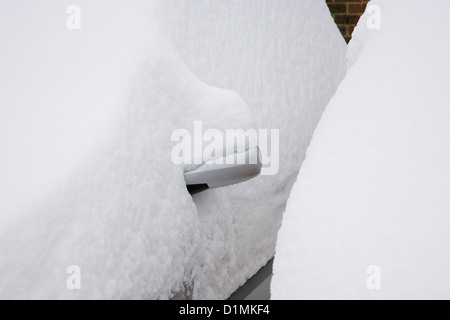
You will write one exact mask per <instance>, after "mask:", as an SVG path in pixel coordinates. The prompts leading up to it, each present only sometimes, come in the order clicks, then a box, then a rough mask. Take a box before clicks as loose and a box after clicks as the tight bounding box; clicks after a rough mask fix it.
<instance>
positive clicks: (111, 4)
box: [0, 0, 345, 299]
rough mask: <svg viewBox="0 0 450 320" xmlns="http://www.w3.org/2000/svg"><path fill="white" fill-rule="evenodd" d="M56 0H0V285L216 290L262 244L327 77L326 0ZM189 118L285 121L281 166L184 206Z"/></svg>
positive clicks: (37, 294)
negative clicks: (72, 18)
mask: <svg viewBox="0 0 450 320" xmlns="http://www.w3.org/2000/svg"><path fill="white" fill-rule="evenodd" d="M278 3H279V4H280V5H277V4H278ZM71 4H72V3H71V2H69V1H56V0H55V1H47V2H46V5H45V6H43V5H41V4H40V3H38V2H36V1H31V0H27V1H21V2H17V1H4V2H2V3H0V46H1V47H0V48H1V50H0V57H1V59H0V70H1V72H0V86H1V88H2V94H1V95H0V132H1V135H0V147H1V149H0V150H1V151H0V152H1V154H0V159H1V166H0V170H1V171H0V173H1V177H2V179H0V199H1V202H0V257H1V259H0V297H2V298H150V299H156V298H170V297H171V296H172V294H173V292H174V291H176V290H178V289H179V288H181V287H182V285H183V283H188V284H189V283H192V281H193V282H194V283H195V286H194V288H195V292H194V297H195V298H225V297H227V296H228V295H229V294H230V293H232V292H233V291H234V290H235V289H236V288H237V287H238V286H239V285H240V284H242V283H243V282H244V281H245V280H246V279H247V278H248V277H250V276H251V275H252V274H253V273H254V272H256V271H257V270H258V268H260V267H261V266H262V265H263V264H264V263H265V262H266V261H267V260H268V259H269V258H270V257H271V256H272V254H273V251H274V246H275V236H276V232H277V228H278V226H279V222H280V218H281V213H282V211H283V206H284V202H285V201H286V199H287V196H288V193H289V190H290V187H291V185H292V181H293V178H295V176H296V172H297V170H298V168H299V166H300V160H301V159H302V157H303V154H304V150H305V146H306V144H307V142H308V140H309V136H310V135H311V133H312V129H313V127H314V126H315V122H316V121H317V119H318V118H319V116H320V113H321V111H322V109H323V108H324V106H325V104H326V102H327V101H328V99H329V97H331V96H332V94H333V92H334V89H335V88H336V86H337V83H338V82H339V80H340V78H341V77H342V76H343V72H344V68H343V66H344V59H343V57H344V53H345V44H344V43H343V40H342V39H340V36H339V34H338V31H337V29H336V27H335V26H334V25H333V23H332V20H331V17H329V14H328V12H327V9H326V6H325V4H321V3H320V4H319V3H317V2H316V1H287V2H282V4H281V2H276V1H260V2H259V3H258V4H256V3H255V2H254V1H230V2H227V4H226V5H224V4H223V1H220V2H219V1H204V2H201V4H200V2H195V3H194V2H190V1H185V2H179V1H178V6H177V5H175V6H174V4H173V3H171V4H169V3H168V1H144V0H142V1H141V0H136V1H133V2H129V1H126V2H125V1H121V0H113V1H111V0H108V1H106V0H105V1H95V3H93V2H92V1H88V0H84V1H83V0H80V1H77V5H78V6H79V8H80V9H81V17H82V18H81V29H80V30H68V29H67V28H66V19H67V17H68V14H67V13H66V9H67V7H68V6H69V5H71ZM255 6H256V8H257V9H254V8H255ZM181 8H184V9H186V8H189V10H187V11H183V10H181ZM250 8H252V10H250ZM163 11H164V12H165V14H166V15H162V14H161V12H163ZM230 15H233V16H234V17H235V18H236V19H238V20H241V19H242V23H239V24H238V23H236V24H235V23H234V22H235V21H233V19H230V18H229V16H230ZM163 16H168V19H167V21H169V24H167V23H168V22H167V21H166V19H165V18H164V19H161V18H162V17H163ZM173 17H177V19H179V20H177V19H174V20H173ZM212 17H214V19H211V18H212ZM300 17H304V19H300ZM201 18H203V20H202V19H201ZM170 21H172V22H170ZM187 21H191V22H192V21H198V22H197V23H192V24H190V26H191V27H192V28H193V29H192V30H190V29H185V28H183V27H186V24H185V23H186V22H187ZM246 21H247V22H246ZM261 21H264V25H265V29H261V28H260V27H261V24H262V22H261ZM288 22H289V23H288ZM318 26H322V31H323V32H320V33H318V34H317V36H316V39H313V38H312V37H311V36H310V34H311V31H312V30H316V29H317V27H318ZM201 27H203V28H206V29H205V30H203V31H202V30H198V28H201ZM215 28H217V30H216V29H215ZM233 28H236V29H233ZM232 29H233V32H232V33H229V32H230V30H232ZM239 30H242V31H243V32H240V31H239ZM244 30H245V32H244ZM301 30H304V32H302V31H301ZM186 32H187V33H186ZM169 35H170V36H171V37H173V39H174V41H173V44H169V43H168V42H167V39H166V38H167V37H168V36H169ZM195 35H197V36H196V37H195ZM278 35H283V36H279V37H277V36H278ZM184 36H186V37H184ZM229 36H232V37H229ZM183 37H184V41H181V42H180V41H179V40H180V39H182V38H183ZM224 37H227V38H226V40H227V42H228V44H227V46H225V47H224V46H223V43H222V40H221V39H224ZM177 39H178V40H177ZM208 45H210V49H211V50H210V51H207V50H205V49H206V47H207V46H208ZM336 47H337V48H338V54H336ZM221 48H222V49H223V48H226V49H225V50H223V52H224V53H226V54H225V55H223V53H221V50H220V49H221ZM263 49H264V51H263ZM227 50H228V51H227ZM178 51H179V53H178ZM311 57H314V58H311ZM184 61H186V64H185V62H184ZM204 62H206V63H204ZM190 69H192V71H193V72H192V71H191V70H190ZM197 76H198V78H197ZM199 78H200V79H201V80H203V81H206V82H207V83H209V84H212V85H215V86H218V87H221V88H225V89H219V88H217V87H212V86H210V85H207V84H205V83H204V82H203V81H201V80H199ZM330 79H331V81H330ZM228 89H230V90H233V91H230V90H228ZM194 120H202V121H204V123H206V124H207V125H208V126H210V127H217V128H239V127H250V126H258V127H275V128H280V129H282V130H285V133H283V135H282V138H281V145H280V150H286V149H288V148H291V149H290V152H289V153H288V154H287V156H283V158H282V161H281V167H280V175H278V176H274V177H265V178H263V177H261V178H258V179H257V180H255V181H254V182H250V183H248V184H245V185H241V186H233V187H229V188H223V189H220V190H215V191H208V192H206V193H204V194H201V195H199V196H198V197H196V198H195V202H194V201H193V199H192V198H191V196H190V195H189V194H188V193H187V191H186V188H185V185H184V180H183V170H184V168H183V167H182V166H176V165H174V164H173V163H172V162H171V159H170V152H171V148H172V144H171V142H170V136H171V133H172V131H173V130H174V129H176V128H186V129H190V128H192V124H193V121H194ZM299 127H302V129H301V130H299V129H298V128H299ZM294 129H295V130H294ZM291 133H292V134H291ZM298 139H300V140H298ZM281 148H284V149H281ZM71 265H77V266H79V267H80V269H81V290H68V289H67V287H66V280H67V278H68V276H69V275H68V274H67V273H66V269H67V267H68V266H71Z"/></svg>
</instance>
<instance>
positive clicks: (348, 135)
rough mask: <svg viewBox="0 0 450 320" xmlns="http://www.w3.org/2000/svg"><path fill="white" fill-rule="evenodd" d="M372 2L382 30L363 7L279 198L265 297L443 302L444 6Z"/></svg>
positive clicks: (448, 117) (448, 137) (447, 201)
mask: <svg viewBox="0 0 450 320" xmlns="http://www.w3.org/2000/svg"><path fill="white" fill-rule="evenodd" d="M371 4H372V5H376V6H378V8H379V9H380V13H381V16H380V17H381V20H380V21H381V29H375V30H369V29H368V28H367V27H366V26H367V24H366V22H367V20H368V19H372V18H373V17H374V16H373V13H374V12H375V11H371V13H369V12H366V13H365V15H364V16H363V17H362V19H361V21H360V23H359V25H358V27H357V29H356V31H355V33H354V38H353V40H352V41H351V42H350V45H349V53H348V61H349V66H350V68H349V70H348V73H347V76H346V78H345V79H344V80H343V82H342V83H341V85H340V87H339V89H338V91H337V93H336V95H335V96H334V98H333V99H332V100H331V102H330V104H329V105H328V107H327V109H326V110H325V112H324V114H323V116H322V119H321V120H320V122H319V125H318V127H317V129H316V131H315V133H314V137H313V139H312V142H311V145H310V147H309V149H308V152H307V157H306V159H305V161H304V164H303V166H302V169H301V171H300V174H299V176H298V181H297V183H296V184H295V186H294V187H293V189H292V193H291V197H290V199H289V201H288V205H287V209H286V213H285V215H284V219H283V223H282V227H281V229H280V231H279V235H278V242H277V249H276V251H277V253H276V257H275V264H274V277H273V281H272V285H271V291H272V298H274V299H305V298H306V299H314V298H319V299H328V298H331V299H344V298H351V299H381V298H382V299H391V298H396V299H409V298H413V299H420V298H449V291H448V283H449V281H450V271H449V270H450V269H449V264H450V251H449V250H448V246H449V244H450V236H449V233H448V230H449V228H450V216H449V213H450V198H449V197H448V190H449V189H450V184H449V183H450V167H449V165H450V127H449V125H448V124H449V123H450V108H449V106H450V95H449V89H450V64H449V63H448V57H449V55H450V43H449V42H448V41H447V40H446V39H448V33H449V32H450V21H449V19H448V12H450V11H449V9H450V4H449V2H448V1H445V0H435V1H421V0H416V1H387V0H376V1H375V0H374V1H372V2H371ZM429 7H432V10H431V9H430V8H429ZM369 22H370V23H372V22H373V21H372V20H369Z"/></svg>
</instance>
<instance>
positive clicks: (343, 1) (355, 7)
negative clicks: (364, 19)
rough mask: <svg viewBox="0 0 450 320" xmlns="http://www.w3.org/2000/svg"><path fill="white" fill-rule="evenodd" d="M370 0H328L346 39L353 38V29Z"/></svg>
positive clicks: (329, 6) (335, 19)
mask: <svg viewBox="0 0 450 320" xmlns="http://www.w3.org/2000/svg"><path fill="white" fill-rule="evenodd" d="M369 1H370V0H326V2H327V5H328V8H330V12H331V15H332V16H333V18H334V21H335V22H336V24H337V26H338V27H339V30H340V31H341V33H342V36H343V37H344V38H345V41H347V42H349V41H350V39H351V38H352V33H353V29H354V28H355V26H356V24H357V23H358V20H359V18H360V17H361V14H363V12H364V10H365V9H366V5H367V3H368V2H369Z"/></svg>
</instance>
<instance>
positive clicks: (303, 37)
mask: <svg viewBox="0 0 450 320" xmlns="http://www.w3.org/2000/svg"><path fill="white" fill-rule="evenodd" d="M169 13H170V14H169V15H168V18H169V21H171V23H170V25H171V26H173V27H172V28H171V29H170V33H171V35H172V39H173V43H174V45H175V47H176V48H177V50H178V52H179V54H180V55H181V57H182V58H183V60H184V61H185V62H186V64H187V65H188V66H189V67H190V69H191V70H193V71H194V73H195V74H196V75H198V76H199V77H200V78H201V79H203V80H205V81H206V82H207V83H209V84H212V85H215V86H218V87H223V88H228V89H231V90H233V91H235V92H238V93H239V95H240V96H241V97H242V98H243V99H244V100H245V101H246V103H247V104H248V106H249V108H250V111H251V115H252V120H253V123H254V125H255V126H256V128H265V129H279V130H280V143H279V150H280V161H279V162H280V166H279V171H278V173H277V174H276V175H274V176H262V177H259V178H257V179H254V180H251V181H248V182H246V183H244V184H241V185H237V186H232V187H227V188H223V189H220V190H211V191H208V192H205V193H203V194H200V195H198V196H196V197H194V201H195V203H196V205H197V207H198V211H199V215H200V216H201V219H200V223H201V228H200V232H201V234H202V238H203V239H204V240H203V241H202V246H203V249H202V252H203V255H204V256H205V257H204V258H202V260H208V261H213V263H209V264H204V265H203V268H202V269H201V272H200V273H198V274H197V276H196V281H195V293H196V295H195V296H196V297H197V298H215V297H219V298H225V297H227V296H228V295H229V294H231V293H232V292H233V291H234V290H235V289H236V288H237V287H238V286H239V285H242V284H243V283H244V282H245V280H246V279H248V278H249V277H250V276H251V275H253V274H254V273H255V272H256V271H257V270H258V269H259V268H261V267H262V266H263V265H265V264H266V262H267V261H268V260H269V259H270V258H272V257H273V255H274V249H275V243H276V235H277V232H278V229H279V227H280V224H281V217H282V213H283V211H284V208H285V203H286V200H287V198H288V196H289V192H290V189H291V187H292V185H293V183H294V180H295V177H296V176H297V173H298V170H299V167H300V164H301V162H302V160H303V158H304V156H305V152H306V147H307V145H308V144H309V141H310V139H311V136H312V132H313V129H314V128H315V126H316V124H317V122H318V120H319V118H320V115H321V113H322V111H323V109H324V107H325V105H326V104H327V103H328V101H329V99H330V98H331V96H332V95H333V94H334V92H335V90H336V87H337V85H338V83H339V82H340V81H341V79H342V77H343V75H344V72H345V54H346V45H345V42H344V41H343V39H342V37H341V35H340V33H339V31H338V29H337V27H336V25H335V24H334V22H333V19H332V17H331V15H330V13H329V10H328V7H327V6H326V4H325V2H324V1H323V2H322V1H317V0H301V1H300V0H299V1H296V0H288V1H285V0H283V1H279V0H256V1H253V0H251V1H250V0H248V1H242V0H227V1H222V0H203V1H197V0H184V1H181V2H180V1H177V0H171V1H170V6H169ZM218 244H219V245H218ZM217 257H221V258H220V259H217ZM211 279H216V280H215V281H212V280H211ZM205 288H207V290H205Z"/></svg>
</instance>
